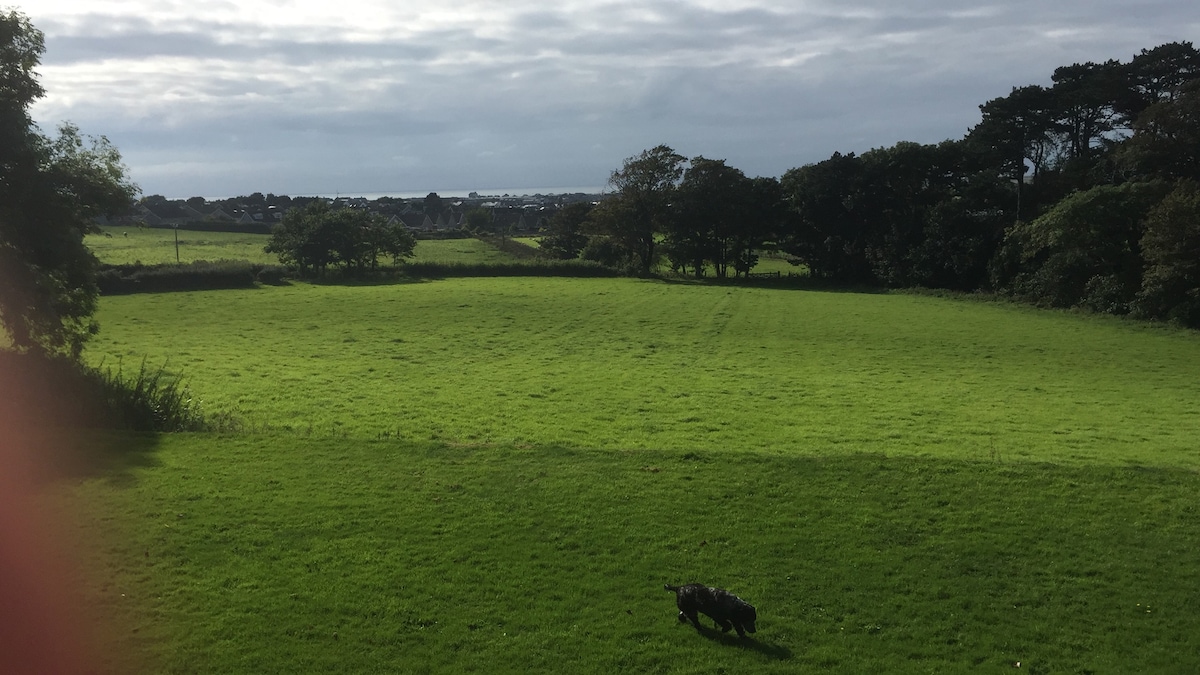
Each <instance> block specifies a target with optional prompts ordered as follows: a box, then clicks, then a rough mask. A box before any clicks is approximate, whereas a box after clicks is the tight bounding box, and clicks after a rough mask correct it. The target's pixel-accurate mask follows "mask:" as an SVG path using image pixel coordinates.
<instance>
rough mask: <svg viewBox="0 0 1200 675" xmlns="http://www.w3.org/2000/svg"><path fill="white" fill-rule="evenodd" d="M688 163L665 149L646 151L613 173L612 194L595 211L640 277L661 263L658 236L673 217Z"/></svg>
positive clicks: (598, 223)
mask: <svg viewBox="0 0 1200 675" xmlns="http://www.w3.org/2000/svg"><path fill="white" fill-rule="evenodd" d="M686 161H687V160H686V159H685V158H684V157H683V156H682V155H680V154H678V153H676V152H675V151H674V150H672V149H671V148H670V147H668V146H666V145H660V146H657V147H655V148H652V149H650V150H644V151H643V152H642V153H641V154H638V155H637V156H635V157H630V158H629V159H626V160H625V162H624V164H623V165H622V166H621V168H620V169H617V170H616V171H613V173H612V176H610V177H609V180H608V184H609V186H610V187H611V188H612V190H613V194H612V196H611V197H609V198H608V199H605V200H604V201H603V202H601V204H600V206H599V207H598V208H597V209H596V212H595V214H594V217H593V218H592V221H593V223H594V224H595V225H596V227H597V228H598V229H600V230H601V231H602V232H603V233H604V234H606V235H608V236H609V238H610V239H611V240H612V241H614V242H615V243H616V244H617V245H619V246H621V247H622V248H624V249H625V250H626V251H627V252H628V253H629V254H630V255H631V256H632V258H633V260H634V262H635V264H636V266H637V270H638V272H639V273H641V274H643V275H645V274H649V273H650V270H651V269H652V268H653V266H654V265H655V264H656V263H657V262H658V236H659V234H660V233H662V232H665V231H666V229H667V226H668V224H669V221H670V217H671V200H672V198H673V197H674V195H675V190H676V187H677V186H678V184H679V180H680V178H681V177H682V176H683V168H684V163H685V162H686Z"/></svg>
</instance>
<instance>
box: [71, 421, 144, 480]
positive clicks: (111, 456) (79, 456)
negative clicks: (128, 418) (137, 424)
mask: <svg viewBox="0 0 1200 675" xmlns="http://www.w3.org/2000/svg"><path fill="white" fill-rule="evenodd" d="M160 441H161V434H156V433H137V432H116V431H113V432H108V431H105V432H96V433H94V434H89V435H88V436H87V437H86V438H83V437H81V438H80V439H78V441H77V442H76V443H75V445H74V448H73V450H72V451H70V452H69V453H68V454H67V456H66V457H65V458H64V460H65V461H64V462H62V463H61V464H60V465H59V467H57V468H58V472H57V473H58V475H59V476H60V477H64V478H77V479H78V478H102V479H104V480H106V481H108V482H109V483H111V484H113V485H116V486H118V487H129V486H132V485H134V484H135V483H136V482H137V475H136V470H137V469H143V468H148V467H154V466H158V465H159V464H160V462H159V459H158V455H157V453H158V448H159V446H160Z"/></svg>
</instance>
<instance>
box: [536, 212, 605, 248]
mask: <svg viewBox="0 0 1200 675" xmlns="http://www.w3.org/2000/svg"><path fill="white" fill-rule="evenodd" d="M591 213H592V204H591V203H590V202H574V203H572V204H567V205H566V206H564V207H563V208H562V209H560V210H559V211H558V213H555V214H554V216H553V217H551V218H550V222H549V225H548V228H549V230H548V231H547V232H546V234H545V236H543V237H542V239H541V241H539V242H538V248H540V249H541V250H542V251H543V252H544V253H546V254H548V255H550V256H551V257H554V258H559V259H562V260H570V259H572V258H578V257H579V252H580V251H582V250H583V247H584V246H587V243H588V239H587V235H585V234H584V230H585V229H586V224H587V221H588V218H589V217H590V216H591Z"/></svg>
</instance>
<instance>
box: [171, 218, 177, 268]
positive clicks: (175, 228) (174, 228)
mask: <svg viewBox="0 0 1200 675" xmlns="http://www.w3.org/2000/svg"><path fill="white" fill-rule="evenodd" d="M171 229H173V230H175V264H176V265H178V264H179V226H178V225H176V226H175V227H173V228H171Z"/></svg>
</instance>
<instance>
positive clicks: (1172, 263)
mask: <svg viewBox="0 0 1200 675" xmlns="http://www.w3.org/2000/svg"><path fill="white" fill-rule="evenodd" d="M1145 222H1146V233H1145V235H1144V236H1143V237H1142V241H1141V246H1142V256H1143V257H1144V258H1145V260H1146V265H1147V268H1146V273H1145V276H1144V277H1143V279H1142V288H1141V291H1140V292H1139V293H1138V296H1137V301H1136V308H1137V312H1138V314H1140V315H1141V316H1145V317H1149V318H1156V319H1167V320H1170V321H1177V322H1179V323H1181V324H1183V325H1185V326H1189V327H1191V328H1200V184H1197V183H1196V182H1194V181H1184V182H1180V183H1179V184H1178V185H1176V187H1175V190H1174V191H1172V192H1171V194H1169V195H1167V196H1166V198H1164V199H1163V200H1162V202H1160V203H1159V204H1158V205H1157V206H1155V207H1154V208H1153V209H1152V210H1151V211H1150V214H1149V215H1148V216H1147V217H1146V221H1145Z"/></svg>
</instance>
